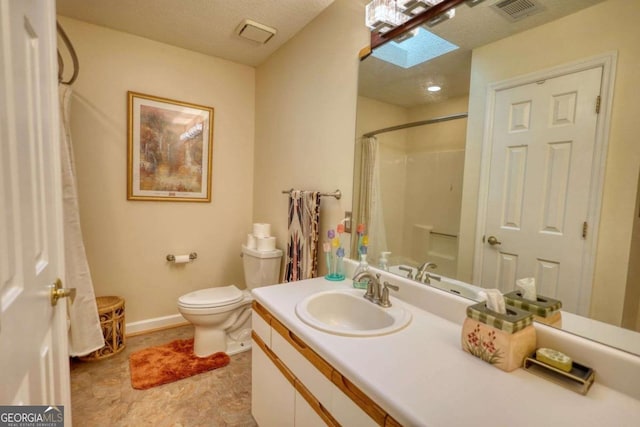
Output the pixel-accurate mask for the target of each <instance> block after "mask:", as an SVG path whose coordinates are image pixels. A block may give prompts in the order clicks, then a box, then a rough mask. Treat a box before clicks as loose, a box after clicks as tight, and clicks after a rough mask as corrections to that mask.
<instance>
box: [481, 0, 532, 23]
mask: <svg viewBox="0 0 640 427" xmlns="http://www.w3.org/2000/svg"><path fill="white" fill-rule="evenodd" d="M491 8H492V9H493V10H495V11H496V12H498V14H499V15H500V16H503V17H505V18H507V19H508V20H509V21H511V22H516V21H520V20H521V19H524V18H526V17H527V16H531V15H533V14H535V13H538V12H542V11H543V10H544V7H543V6H542V5H540V4H539V3H537V2H536V1H534V0H502V1H499V2H497V3H496V4H493V5H491Z"/></svg>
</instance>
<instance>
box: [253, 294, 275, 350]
mask: <svg viewBox="0 0 640 427" xmlns="http://www.w3.org/2000/svg"><path fill="white" fill-rule="evenodd" d="M251 308H252V309H253V315H252V316H251V328H252V329H253V331H254V332H255V333H256V334H257V335H258V336H259V337H260V339H262V341H263V342H264V343H265V344H266V346H267V347H269V348H271V326H270V325H269V323H271V315H270V314H269V313H268V312H267V311H266V310H265V309H264V308H263V307H262V306H261V305H260V304H258V303H257V302H255V301H254V302H253V304H252V306H251Z"/></svg>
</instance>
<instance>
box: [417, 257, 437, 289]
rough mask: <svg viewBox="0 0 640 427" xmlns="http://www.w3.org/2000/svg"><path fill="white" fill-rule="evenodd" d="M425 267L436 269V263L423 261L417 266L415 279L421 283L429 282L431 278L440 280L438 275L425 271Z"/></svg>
mask: <svg viewBox="0 0 640 427" xmlns="http://www.w3.org/2000/svg"><path fill="white" fill-rule="evenodd" d="M427 268H431V269H436V268H438V265H437V264H435V263H433V262H428V261H427V262H425V263H423V264H422V265H421V266H420V267H418V273H416V280H417V281H418V282H422V283H427V284H429V283H431V279H434V280H440V277H438V276H435V275H432V274H429V273H427Z"/></svg>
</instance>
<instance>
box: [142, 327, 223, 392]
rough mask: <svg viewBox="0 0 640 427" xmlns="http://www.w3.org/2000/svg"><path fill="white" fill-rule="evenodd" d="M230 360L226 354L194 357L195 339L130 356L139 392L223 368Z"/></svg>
mask: <svg viewBox="0 0 640 427" xmlns="http://www.w3.org/2000/svg"><path fill="white" fill-rule="evenodd" d="M229 360H230V359H229V356H228V355H227V354H226V353H222V352H220V353H214V354H212V355H211V356H208V357H197V356H196V355H194V354H193V338H191V339H188V340H176V341H173V342H170V343H169V344H165V345H161V346H158V347H149V348H145V349H143V350H138V351H136V352H135V353H131V355H130V356H129V370H130V371H131V386H132V387H133V388H135V389H138V390H146V389H148V388H151V387H155V386H158V385H162V384H167V383H170V382H173V381H177V380H181V379H183V378H187V377H190V376H192V375H196V374H200V373H202V372H207V371H211V370H213V369H217V368H222V367H223V366H227V365H228V364H229Z"/></svg>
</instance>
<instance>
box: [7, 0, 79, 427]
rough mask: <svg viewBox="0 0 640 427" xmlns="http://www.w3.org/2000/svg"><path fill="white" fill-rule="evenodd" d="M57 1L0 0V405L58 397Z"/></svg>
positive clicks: (63, 361) (62, 377)
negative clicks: (55, 293) (54, 302)
mask: <svg viewBox="0 0 640 427" xmlns="http://www.w3.org/2000/svg"><path fill="white" fill-rule="evenodd" d="M55 25H56V24H55V1H53V0H0V31H1V34H2V38H1V45H0V48H1V51H0V55H1V57H2V67H1V68H0V84H1V85H2V89H1V90H0V93H1V94H2V96H1V98H0V137H1V140H2V144H1V145H0V162H1V163H0V372H1V373H2V374H1V376H2V381H1V382H2V386H0V405H51V406H57V405H64V407H65V421H66V424H67V425H70V421H71V419H70V415H71V414H70V390H69V359H68V356H67V335H66V300H67V299H62V300H60V301H59V302H58V303H57V305H55V306H53V305H52V303H51V286H52V285H53V284H54V283H55V282H56V281H57V280H58V279H64V277H63V272H64V270H63V265H64V264H63V261H64V260H63V258H62V257H63V252H62V248H63V240H62V210H61V200H62V199H61V188H60V166H59V162H60V156H59V145H58V139H59V135H58V132H59V125H58V112H57V111H58V104H57V103H58V96H57V63H56V61H57V60H56V27H55Z"/></svg>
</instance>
